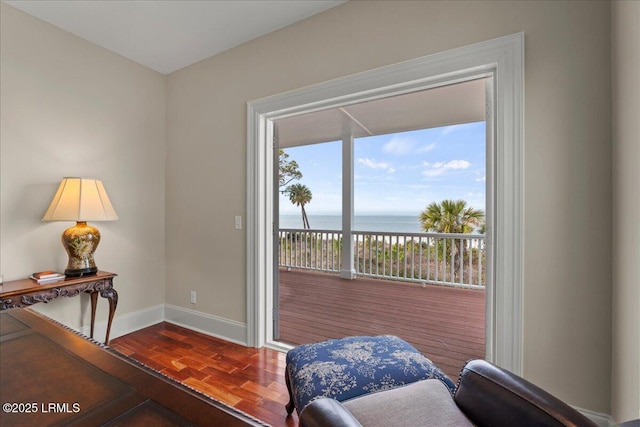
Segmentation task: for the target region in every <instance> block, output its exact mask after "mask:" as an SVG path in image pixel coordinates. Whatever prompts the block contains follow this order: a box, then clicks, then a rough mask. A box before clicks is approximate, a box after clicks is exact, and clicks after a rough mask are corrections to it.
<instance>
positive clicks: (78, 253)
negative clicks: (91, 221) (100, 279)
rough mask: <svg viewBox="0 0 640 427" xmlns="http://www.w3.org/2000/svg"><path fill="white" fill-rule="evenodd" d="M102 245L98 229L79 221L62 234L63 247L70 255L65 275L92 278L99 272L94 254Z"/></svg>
mask: <svg viewBox="0 0 640 427" xmlns="http://www.w3.org/2000/svg"><path fill="white" fill-rule="evenodd" d="M99 243H100V232H99V231H98V229H97V228H95V227H92V226H90V225H87V223H86V222H83V221H78V222H77V223H76V225H74V226H73V227H70V228H67V229H66V230H65V231H64V233H62V245H63V246H64V249H65V250H66V251H67V254H68V255H69V262H68V263H67V268H66V269H65V270H64V274H65V275H67V276H71V277H80V276H90V275H92V274H96V273H97V272H98V267H96V264H95V261H94V260H93V253H94V251H95V250H96V248H97V247H98V244H99Z"/></svg>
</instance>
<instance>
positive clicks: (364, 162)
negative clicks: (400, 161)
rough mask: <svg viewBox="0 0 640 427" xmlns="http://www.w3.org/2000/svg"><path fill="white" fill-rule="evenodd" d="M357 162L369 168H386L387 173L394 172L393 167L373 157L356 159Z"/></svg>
mask: <svg viewBox="0 0 640 427" xmlns="http://www.w3.org/2000/svg"><path fill="white" fill-rule="evenodd" d="M358 163H360V164H361V165H363V166H366V167H368V168H370V169H382V170H386V171H387V172H389V173H395V171H396V170H395V169H394V168H393V167H392V166H391V165H389V164H388V163H386V162H379V161H377V160H375V159H367V158H364V159H358Z"/></svg>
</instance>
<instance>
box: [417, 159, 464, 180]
mask: <svg viewBox="0 0 640 427" xmlns="http://www.w3.org/2000/svg"><path fill="white" fill-rule="evenodd" d="M423 165H424V166H425V167H427V168H428V169H427V170H425V171H423V172H422V174H423V175H424V176H439V175H442V174H443V173H445V172H447V171H449V170H458V169H467V168H469V167H470V166H471V163H469V162H468V161H466V160H450V161H448V162H446V163H445V162H436V163H433V164H432V163H429V162H424V163H423Z"/></svg>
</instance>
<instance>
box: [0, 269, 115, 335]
mask: <svg viewBox="0 0 640 427" xmlns="http://www.w3.org/2000/svg"><path fill="white" fill-rule="evenodd" d="M115 276H117V274H114V273H108V272H106V271H98V273H96V274H94V275H92V276H84V277H67V278H66V279H64V280H60V281H59V282H53V283H45V284H42V285H39V284H38V283H37V282H36V281H35V280H32V279H20V280H12V281H10V282H4V283H3V284H2V285H0V310H7V309H9V308H17V307H27V306H30V305H33V304H36V303H39V302H44V303H47V302H49V301H51V300H52V299H55V298H60V297H75V296H76V295H79V294H80V293H81V292H87V293H89V294H91V338H93V328H94V325H95V321H96V305H97V303H98V294H100V296H101V297H102V298H106V299H108V300H109V321H108V323H107V335H106V337H105V339H104V343H105V344H106V345H108V344H109V333H110V332H111V322H112V321H113V315H114V314H115V312H116V306H117V305H118V293H117V292H116V290H115V289H113V278H114V277H115Z"/></svg>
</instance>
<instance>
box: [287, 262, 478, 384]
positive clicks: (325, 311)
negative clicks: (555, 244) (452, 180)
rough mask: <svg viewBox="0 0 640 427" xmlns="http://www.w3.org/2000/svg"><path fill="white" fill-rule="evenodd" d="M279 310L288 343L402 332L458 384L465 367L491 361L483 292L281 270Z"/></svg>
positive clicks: (398, 333) (399, 333)
mask: <svg viewBox="0 0 640 427" xmlns="http://www.w3.org/2000/svg"><path fill="white" fill-rule="evenodd" d="M279 313H280V322H279V329H280V341H281V342H284V343H289V344H294V345H299V344H307V343H311V342H316V341H320V340H324V339H330V338H342V337H346V336H352V335H381V334H391V335H397V336H399V337H400V338H402V339H404V340H406V341H408V342H409V343H411V344H412V345H413V346H414V347H416V348H417V349H418V350H419V351H420V352H421V353H423V354H425V355H426V356H427V357H428V358H429V359H431V360H432V361H433V362H434V363H436V364H437V365H438V366H440V367H441V369H442V370H443V371H445V373H446V374H447V375H449V376H450V377H452V378H453V379H454V380H455V378H457V375H458V372H459V371H460V368H461V367H462V365H463V364H464V362H466V361H467V360H469V359H474V358H484V357H485V292H484V291H482V290H476V289H459V288H450V287H445V286H434V285H426V286H420V285H418V284H413V283H407V282H399V281H390V280H381V279H375V278H368V277H358V278H357V279H355V280H345V279H341V278H340V277H339V276H338V275H335V274H327V273H318V272H311V271H304V270H291V271H286V270H284V269H281V270H280V272H279Z"/></svg>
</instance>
